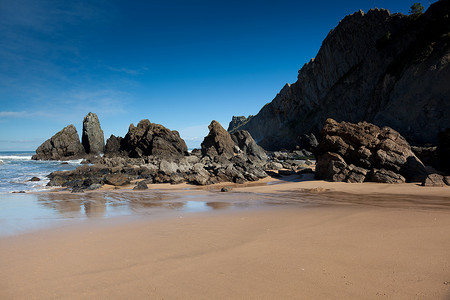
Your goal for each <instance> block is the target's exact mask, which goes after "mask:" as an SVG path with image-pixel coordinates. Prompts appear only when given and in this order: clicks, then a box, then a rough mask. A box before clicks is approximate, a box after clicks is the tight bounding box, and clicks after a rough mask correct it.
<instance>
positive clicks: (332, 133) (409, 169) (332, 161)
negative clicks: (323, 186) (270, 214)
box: [315, 119, 427, 183]
mask: <svg viewBox="0 0 450 300" xmlns="http://www.w3.org/2000/svg"><path fill="white" fill-rule="evenodd" d="M321 136H322V140H321V142H320V143H319V145H318V147H317V149H316V156H317V166H316V176H315V177H316V179H325V180H331V181H347V182H362V181H374V182H387V183H393V182H404V181H405V180H406V181H408V182H422V181H423V180H424V179H425V178H426V176H427V172H426V170H425V166H424V165H423V164H422V162H421V161H420V160H419V159H418V158H417V157H416V156H415V154H414V153H413V152H412V151H411V147H410V145H409V144H408V142H407V141H406V140H405V139H404V138H403V137H402V136H401V135H400V134H399V133H398V132H396V131H395V130H393V129H391V128H389V127H384V128H379V127H378V126H376V125H373V124H370V123H367V122H360V123H358V124H353V123H347V122H341V123H338V122H336V121H335V120H333V119H327V121H326V122H325V125H324V127H323V129H322V131H321ZM370 171H371V172H370Z"/></svg>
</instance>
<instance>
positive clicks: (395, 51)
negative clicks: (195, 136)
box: [229, 1, 450, 150]
mask: <svg viewBox="0 0 450 300" xmlns="http://www.w3.org/2000/svg"><path fill="white" fill-rule="evenodd" d="M449 14H450V2H449V1H438V2H436V3H434V4H432V5H431V6H430V7H429V9H428V10H427V12H426V13H424V14H423V15H422V16H420V17H419V18H416V19H413V18H410V17H409V16H405V15H402V14H391V13H390V12H389V11H387V10H384V9H381V10H380V9H372V10H370V11H369V12H367V13H364V12H362V11H359V12H356V13H354V14H352V15H349V16H347V17H345V18H344V19H343V20H342V21H340V22H339V25H338V26H336V28H335V29H333V30H331V31H330V33H329V34H328V36H327V37H326V38H325V40H324V41H323V43H322V46H321V48H320V50H319V52H318V54H317V56H316V57H315V58H314V59H311V61H310V62H309V63H307V64H305V65H304V66H303V67H302V68H301V69H300V71H299V73H298V80H297V81H296V82H295V83H293V84H286V85H285V86H284V88H283V89H282V90H281V91H280V93H279V94H277V95H276V97H275V98H274V99H273V101H272V102H270V103H269V104H267V105H265V106H264V107H263V108H262V109H261V110H260V111H259V113H258V114H257V115H255V116H254V117H252V118H251V119H250V120H248V121H247V122H245V124H241V125H238V124H239V122H234V124H236V125H233V126H230V127H232V128H229V131H230V132H234V131H236V130H247V131H249V132H250V134H251V135H252V136H253V138H254V139H255V140H256V142H257V143H258V144H259V145H261V146H262V147H263V148H264V149H266V150H277V149H282V148H286V149H293V148H294V147H295V146H296V145H299V144H300V143H301V137H302V135H303V134H310V133H314V134H317V133H319V131H320V129H321V127H322V125H323V124H324V122H325V120H326V119H327V118H333V119H335V120H338V121H347V122H352V123H357V122H361V121H368V122H371V123H373V124H376V125H378V126H389V127H391V128H393V129H394V130H396V131H398V132H399V133H400V134H401V135H402V136H404V137H405V138H406V139H407V140H408V141H409V142H411V143H413V144H417V145H422V144H426V143H431V144H434V145H435V144H436V142H437V133H438V132H439V131H441V130H442V129H443V128H446V127H448V124H450V101H449V100H450V98H449V95H450V84H448V78H450V37H449V36H450V35H449V32H450V18H448V15H449ZM405 108H407V109H405Z"/></svg>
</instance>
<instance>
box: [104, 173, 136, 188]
mask: <svg viewBox="0 0 450 300" xmlns="http://www.w3.org/2000/svg"><path fill="white" fill-rule="evenodd" d="M104 182H105V183H106V184H110V185H114V186H122V185H127V184H130V180H129V179H128V178H127V177H126V176H125V175H123V174H108V175H105V177H104Z"/></svg>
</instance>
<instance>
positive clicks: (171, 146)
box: [108, 119, 187, 158]
mask: <svg viewBox="0 0 450 300" xmlns="http://www.w3.org/2000/svg"><path fill="white" fill-rule="evenodd" d="M120 150H123V151H124V152H126V153H127V156H129V157H134V158H137V157H144V156H149V155H155V156H160V157H175V156H182V155H185V153H186V152H187V146H186V143H185V142H184V140H183V139H182V138H181V137H180V134H179V133H178V132H177V131H175V130H174V131H171V130H169V129H167V128H166V127H164V126H162V125H160V124H154V123H151V122H150V121H149V120H147V119H146V120H142V121H140V122H139V124H138V125H137V126H134V125H133V124H131V125H130V127H129V129H128V133H127V135H126V136H125V137H124V138H123V140H122V141H121V142H120ZM108 151H109V149H108Z"/></svg>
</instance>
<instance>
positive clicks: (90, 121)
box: [81, 112, 105, 154]
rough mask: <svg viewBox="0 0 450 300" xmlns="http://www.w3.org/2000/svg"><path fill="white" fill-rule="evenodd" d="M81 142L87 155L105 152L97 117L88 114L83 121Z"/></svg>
mask: <svg viewBox="0 0 450 300" xmlns="http://www.w3.org/2000/svg"><path fill="white" fill-rule="evenodd" d="M81 142H82V144H83V147H84V150H85V151H86V153H87V154H99V153H104V152H105V138H104V136H103V130H102V128H101V127H100V122H99V120H98V117H97V115H96V114H94V113H91V112H90V113H88V114H87V115H86V117H84V120H83V134H82V136H81Z"/></svg>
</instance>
